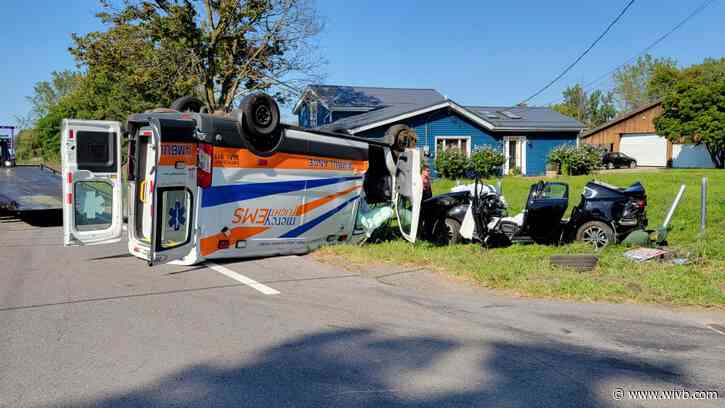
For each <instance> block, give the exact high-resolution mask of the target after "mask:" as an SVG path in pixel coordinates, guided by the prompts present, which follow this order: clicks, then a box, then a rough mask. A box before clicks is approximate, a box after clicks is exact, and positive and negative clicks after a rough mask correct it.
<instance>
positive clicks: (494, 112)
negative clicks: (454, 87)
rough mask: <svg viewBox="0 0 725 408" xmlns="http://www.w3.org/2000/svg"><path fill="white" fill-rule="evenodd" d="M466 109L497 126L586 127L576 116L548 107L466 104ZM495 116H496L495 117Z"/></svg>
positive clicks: (575, 128) (572, 128) (538, 127)
mask: <svg viewBox="0 0 725 408" xmlns="http://www.w3.org/2000/svg"><path fill="white" fill-rule="evenodd" d="M466 109H468V110H469V111H471V112H473V113H475V114H476V115H478V116H479V117H481V118H482V119H483V120H485V121H487V122H490V123H491V124H492V125H494V126H495V127H496V128H501V129H507V128H534V129H541V130H548V129H571V130H572V131H575V130H581V129H584V128H585V126H584V125H583V124H582V123H580V122H579V121H577V120H576V119H574V118H570V117H568V116H564V115H562V114H561V113H559V112H557V111H555V110H553V109H550V108H546V107H532V106H513V107H506V106H466ZM506 112H510V113H511V114H513V115H509V116H518V117H520V119H512V118H510V117H508V116H507V115H506ZM493 116H496V118H494V117H493Z"/></svg>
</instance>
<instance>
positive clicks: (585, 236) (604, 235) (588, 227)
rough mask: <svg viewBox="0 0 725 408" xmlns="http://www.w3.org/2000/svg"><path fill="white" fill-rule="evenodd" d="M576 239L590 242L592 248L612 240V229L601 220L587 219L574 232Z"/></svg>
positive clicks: (603, 245) (601, 246)
mask: <svg viewBox="0 0 725 408" xmlns="http://www.w3.org/2000/svg"><path fill="white" fill-rule="evenodd" d="M576 240H577V241H581V242H584V243H587V244H590V245H591V246H593V247H594V249H600V248H604V247H605V246H607V245H609V244H610V243H612V242H614V230H613V229H612V227H610V226H609V225H607V224H605V223H603V222H601V221H587V222H585V223H584V224H582V226H581V227H579V229H578V230H577V232H576Z"/></svg>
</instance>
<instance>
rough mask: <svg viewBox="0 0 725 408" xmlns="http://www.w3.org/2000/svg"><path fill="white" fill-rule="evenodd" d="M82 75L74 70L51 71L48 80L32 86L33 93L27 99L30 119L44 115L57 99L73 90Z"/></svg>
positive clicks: (33, 119) (36, 118)
mask: <svg viewBox="0 0 725 408" xmlns="http://www.w3.org/2000/svg"><path fill="white" fill-rule="evenodd" d="M82 78H83V77H82V75H81V74H80V73H78V72H75V71H69V70H65V71H60V72H58V71H53V72H52V73H51V74H50V80H49V81H40V82H37V83H36V84H35V86H34V87H33V95H32V96H29V97H28V98H27V99H28V101H29V102H30V105H31V112H30V118H31V120H32V121H35V120H38V119H39V118H41V117H43V116H45V115H46V114H47V113H48V111H50V108H51V107H52V106H53V105H55V104H56V103H58V101H59V100H60V99H61V98H62V97H64V96H66V95H68V94H70V93H71V92H73V91H75V90H76V89H77V88H78V85H79V84H80V82H81V80H82Z"/></svg>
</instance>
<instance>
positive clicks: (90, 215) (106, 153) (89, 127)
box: [60, 119, 123, 246]
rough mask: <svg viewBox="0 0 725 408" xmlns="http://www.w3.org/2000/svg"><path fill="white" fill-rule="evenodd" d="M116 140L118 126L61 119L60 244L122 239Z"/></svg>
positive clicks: (120, 186) (119, 140)
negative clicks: (61, 226) (61, 230)
mask: <svg viewBox="0 0 725 408" xmlns="http://www.w3.org/2000/svg"><path fill="white" fill-rule="evenodd" d="M121 136H122V134H121V124H120V123H118V122H107V121H94V120H72V119H64V120H63V125H62V130H61V142H60V150H61V162H62V171H63V245H65V246H79V245H96V244H108V243H112V242H118V241H120V240H121V234H122V232H123V206H122V202H121V200H122V198H123V194H122V179H121V154H120V152H121Z"/></svg>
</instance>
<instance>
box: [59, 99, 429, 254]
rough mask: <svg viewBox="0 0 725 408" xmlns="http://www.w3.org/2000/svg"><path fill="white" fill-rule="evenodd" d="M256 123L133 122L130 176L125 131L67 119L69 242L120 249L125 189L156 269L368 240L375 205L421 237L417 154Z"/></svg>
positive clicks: (172, 118)
mask: <svg viewBox="0 0 725 408" xmlns="http://www.w3.org/2000/svg"><path fill="white" fill-rule="evenodd" d="M275 108H276V106H275ZM245 121H247V119H246V118H242V117H241V115H240V116H239V119H238V120H233V119H230V118H222V117H217V116H212V115H207V114H202V113H180V112H174V113H145V114H136V115H132V116H131V117H130V118H129V120H128V123H127V129H126V133H127V135H128V152H129V155H128V165H127V166H124V168H125V169H126V173H125V177H124V174H123V173H122V171H121V170H122V165H121V155H120V152H121V138H122V130H121V126H120V124H119V123H117V122H107V121H81V120H64V121H63V129H62V137H61V152H62V159H63V175H64V186H63V193H64V198H65V199H64V208H63V226H64V244H65V245H67V246H70V245H94V244H105V243H111V242H118V241H119V240H120V239H121V236H122V226H123V225H122V224H123V213H124V211H123V208H124V205H122V201H123V195H124V194H123V193H124V185H125V186H126V187H127V188H126V190H127V192H126V196H127V199H126V203H127V205H126V207H127V214H128V228H127V229H128V248H129V251H130V252H131V254H133V255H134V256H136V257H138V258H142V259H145V260H146V261H148V262H149V264H151V265H153V264H158V263H165V262H171V261H178V262H179V263H183V264H195V263H199V262H202V261H204V260H206V259H219V258H236V257H258V256H271V255H283V254H299V253H305V252H308V251H311V250H313V249H315V248H317V247H319V246H321V245H323V244H332V243H344V242H358V241H360V240H362V238H363V234H364V231H363V230H361V229H360V228H356V219H357V217H358V215H359V213H360V212H361V211H365V210H366V209H367V205H368V203H379V204H391V205H394V207H395V209H396V213H397V214H398V219H399V224H400V226H401V231H402V232H403V235H404V236H405V237H406V239H409V240H411V241H412V240H414V239H415V236H416V230H417V225H418V216H419V212H420V201H421V196H422V180H421V177H420V170H419V169H420V153H419V152H418V151H417V150H415V149H413V148H405V149H404V150H402V151H396V149H395V148H394V141H393V142H384V141H370V140H367V139H362V138H357V137H354V136H349V135H345V134H337V133H326V132H320V131H311V130H308V129H300V128H296V127H291V126H285V125H278V124H276V125H275V129H273V131H272V132H266V133H264V132H263V133H262V134H261V135H260V134H259V132H255V130H258V129H254V128H253V126H254V124H252V126H250V125H249V124H248V123H245ZM396 158H397V160H396ZM124 179H125V180H124ZM386 200H387V201H389V202H388V203H386V202H385V201H386Z"/></svg>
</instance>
